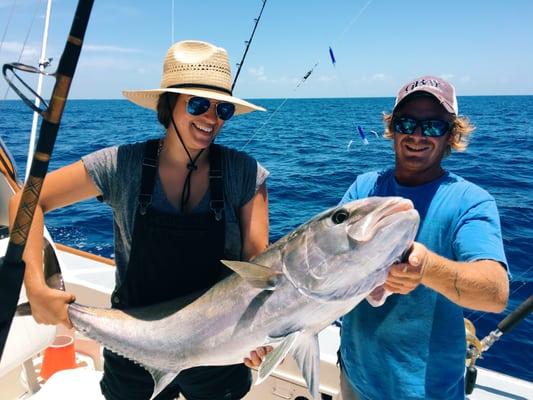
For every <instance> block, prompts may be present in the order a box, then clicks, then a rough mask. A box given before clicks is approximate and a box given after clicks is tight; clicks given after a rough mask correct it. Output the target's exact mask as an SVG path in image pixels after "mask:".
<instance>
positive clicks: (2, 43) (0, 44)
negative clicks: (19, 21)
mask: <svg viewBox="0 0 533 400" xmlns="http://www.w3.org/2000/svg"><path fill="white" fill-rule="evenodd" d="M16 5H17V0H14V1H13V5H12V6H11V10H9V17H7V24H6V27H5V29H4V33H3V34H2V41H1V42H0V53H1V52H2V47H3V46H4V40H5V38H6V34H7V30H8V28H9V24H10V23H11V18H12V17H13V11H15V6H16Z"/></svg>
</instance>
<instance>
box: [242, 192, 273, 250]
mask: <svg viewBox="0 0 533 400" xmlns="http://www.w3.org/2000/svg"><path fill="white" fill-rule="evenodd" d="M240 224H241V234H242V259H243V260H249V259H250V258H252V257H254V256H256V255H258V254H259V253H261V252H262V251H263V250H265V249H266V248H267V246H268V227H269V226H268V193H267V188H266V183H263V184H262V185H261V186H260V187H259V189H258V190H257V192H256V194H255V196H254V197H252V199H251V200H250V201H249V202H248V203H246V204H245V205H244V206H243V207H242V208H241V210H240Z"/></svg>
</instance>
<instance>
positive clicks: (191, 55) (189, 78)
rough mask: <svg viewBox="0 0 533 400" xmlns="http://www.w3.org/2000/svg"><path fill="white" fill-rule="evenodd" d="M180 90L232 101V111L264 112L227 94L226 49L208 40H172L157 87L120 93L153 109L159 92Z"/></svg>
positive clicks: (236, 112)
mask: <svg viewBox="0 0 533 400" xmlns="http://www.w3.org/2000/svg"><path fill="white" fill-rule="evenodd" d="M164 92H170V93H183V94H188V95H193V96H200V97H207V98H209V99H214V100H219V101H227V102H230V103H233V104H235V114H244V113H248V112H250V111H255V110H259V111H266V110H265V109H264V108H263V107H259V106H256V105H254V104H252V103H249V102H247V101H244V100H241V99H239V98H237V97H233V96H232V93H231V69H230V66H229V61H228V54H227V53H226V50H224V49H223V48H221V47H216V46H213V45H212V44H210V43H206V42H200V41H194V40H186V41H182V42H177V43H174V44H173V45H172V46H171V47H170V48H169V49H168V51H167V55H166V57H165V61H164V64H163V77H162V79H161V88H159V89H149V90H125V91H123V92H122V94H123V95H124V96H125V97H126V98H127V99H128V100H130V101H132V102H133V103H135V104H137V105H139V106H141V107H145V108H150V109H152V110H156V109H157V102H158V100H159V96H160V95H161V93H164Z"/></svg>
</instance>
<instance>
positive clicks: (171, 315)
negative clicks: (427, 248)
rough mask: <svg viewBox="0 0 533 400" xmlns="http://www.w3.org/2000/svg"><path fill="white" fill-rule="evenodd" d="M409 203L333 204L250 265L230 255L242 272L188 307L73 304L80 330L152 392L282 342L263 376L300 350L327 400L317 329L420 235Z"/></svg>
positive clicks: (310, 380)
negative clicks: (131, 368) (129, 364)
mask: <svg viewBox="0 0 533 400" xmlns="http://www.w3.org/2000/svg"><path fill="white" fill-rule="evenodd" d="M418 223H419V217H418V213H417V212H416V211H415V210H414V209H413V205H412V203H411V202H410V201H409V200H405V199H402V198H399V197H381V198H378V197H374V198H368V199H364V200H358V201H353V202H351V203H347V204H344V205H342V206H339V207H335V208H332V209H329V210H327V211H325V212H323V213H321V214H319V215H317V216H316V217H314V218H313V219H312V220H310V221H309V222H307V223H305V224H304V225H302V226H300V227H299V228H297V229H296V230H294V231H293V232H291V233H289V234H288V235H287V236H285V237H283V238H282V239H280V240H279V241H278V242H276V243H274V244H273V245H271V246H270V247H268V248H267V249H266V250H265V251H264V252H263V253H261V254H260V255H258V256H257V257H255V258H254V259H253V260H251V261H250V262H239V261H223V263H224V264H225V265H227V266H228V267H229V268H231V269H233V270H234V271H235V272H236V273H234V274H231V275H230V276H229V277H227V278H226V279H224V280H222V281H220V282H219V283H217V284H216V285H215V286H213V287H212V288H211V289H209V290H208V291H206V292H205V293H204V294H202V295H201V296H200V297H198V298H197V299H196V300H194V301H192V302H190V303H188V304H187V305H185V306H183V301H181V300H180V299H177V300H176V301H171V302H167V303H163V304H158V305H154V306H149V307H144V308H138V309H132V310H127V311H121V310H115V309H98V308H93V307H86V306H83V305H80V304H76V303H73V304H71V305H70V306H69V316H70V319H71V321H72V323H73V324H74V326H75V328H76V329H77V330H79V331H81V332H83V333H84V334H86V335H87V336H88V337H90V338H93V339H95V340H97V341H98V342H100V343H102V344H103V345H104V346H105V347H107V348H108V349H110V350H112V351H114V352H116V353H118V354H120V355H122V356H124V357H127V358H129V359H131V360H134V361H135V362H137V363H138V364H140V365H142V366H143V367H144V368H146V370H148V371H149V372H150V374H151V375H152V377H153V379H154V382H155V386H154V392H153V395H152V398H153V397H155V396H156V395H157V394H158V393H159V392H160V391H161V390H163V389H164V388H165V387H166V386H167V385H168V384H169V383H170V382H171V381H172V380H173V379H174V377H175V376H176V375H177V374H178V373H179V372H180V371H182V370H184V369H186V368H191V367H196V366H202V365H229V364H236V363H240V362H242V360H243V358H244V357H246V356H248V354H249V352H250V351H251V350H253V349H255V348H257V347H258V346H262V345H265V344H273V345H274V346H275V348H274V350H273V351H272V352H271V353H269V354H268V355H267V356H266V357H265V359H264V361H263V363H262V364H261V366H260V368H259V371H258V380H257V382H261V381H262V380H264V379H265V378H266V377H267V376H268V375H269V374H270V373H271V372H272V371H273V370H274V368H276V366H277V365H278V364H279V363H280V362H281V361H282V360H283V358H285V356H286V355H287V354H289V353H292V355H293V356H294V358H295V360H296V362H297V364H298V366H299V367H300V369H301V371H302V373H303V376H304V378H305V380H306V382H307V386H308V388H309V391H310V393H311V394H312V395H313V397H314V398H315V399H319V363H320V351H319V348H318V333H319V332H320V331H321V330H322V329H324V328H325V327H327V326H328V325H329V324H331V323H332V322H333V321H334V320H336V319H338V318H339V317H341V316H342V315H344V314H345V313H347V312H348V311H350V310H351V309H352V308H353V307H355V306H356V305H357V304H358V303H359V302H360V301H361V300H363V299H364V298H365V297H366V296H367V295H368V294H369V293H370V292H371V291H372V290H373V289H374V288H376V287H377V286H379V285H381V284H383V282H384V281H385V279H386V276H387V272H388V270H389V267H390V266H391V265H392V264H393V263H394V262H396V261H398V260H399V259H401V257H402V256H403V254H404V253H405V252H406V251H407V249H408V248H409V246H410V245H411V243H412V241H413V240H414V238H415V235H416V232H417V229H418Z"/></svg>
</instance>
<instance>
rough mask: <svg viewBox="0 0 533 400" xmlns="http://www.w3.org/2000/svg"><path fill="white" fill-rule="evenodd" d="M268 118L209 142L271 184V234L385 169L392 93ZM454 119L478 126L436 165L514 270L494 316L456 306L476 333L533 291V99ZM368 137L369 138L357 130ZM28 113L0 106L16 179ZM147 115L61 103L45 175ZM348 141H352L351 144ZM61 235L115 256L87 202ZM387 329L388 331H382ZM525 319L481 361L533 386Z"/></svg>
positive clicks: (129, 133) (240, 121) (106, 219)
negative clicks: (451, 178)
mask: <svg viewBox="0 0 533 400" xmlns="http://www.w3.org/2000/svg"><path fill="white" fill-rule="evenodd" d="M255 102H256V103H257V104H260V105H262V106H264V107H266V108H267V109H268V110H269V112H267V113H259V112H256V113H252V114H249V115H246V116H241V117H235V118H233V119H232V120H230V121H228V122H227V123H226V125H225V127H224V128H223V130H222V132H221V134H220V136H219V138H218V139H217V141H218V142H219V143H222V144H226V145H228V146H232V147H235V148H237V149H241V148H243V146H245V147H244V150H246V151H247V152H249V153H250V154H251V155H253V156H254V157H255V158H256V159H257V160H259V161H260V162H261V163H262V164H263V165H264V166H265V167H266V168H268V170H269V171H270V173H271V175H270V178H269V180H268V188H269V200H270V221H271V237H270V239H271V241H272V242H273V241H275V240H277V239H278V238H280V237H281V236H282V235H283V234H285V233H287V232H289V231H290V230H292V229H293V228H294V227H296V226H297V225H299V224H301V223H303V222H305V221H306V220H307V219H309V218H310V217H312V216H313V215H315V214H316V213H318V212H319V211H322V210H324V209H326V208H328V207H331V206H333V205H336V204H337V202H338V201H339V199H340V198H341V197H342V195H343V194H344V192H345V190H346V189H347V188H348V186H349V185H350V184H351V183H352V181H353V180H354V179H355V177H356V176H357V174H360V173H363V172H366V171H370V170H374V169H379V168H383V167H386V166H390V165H392V164H393V160H394V157H393V151H392V145H391V142H390V141H388V140H385V139H382V138H381V137H376V136H375V135H374V134H372V133H370V131H371V130H374V131H376V132H378V133H380V134H381V132H382V122H381V116H382V111H390V110H391V108H392V105H393V99H392V98H350V99H289V100H287V101H286V102H284V101H283V100H278V99H268V100H265V99H261V100H256V101H255ZM459 104H460V107H461V108H460V112H461V114H464V115H467V116H469V117H470V119H471V121H472V122H473V123H474V125H476V127H477V130H476V131H475V133H474V135H473V136H472V139H471V143H470V146H469V148H468V150H467V151H466V152H465V153H453V154H452V156H451V157H450V158H448V159H446V161H445V162H444V164H445V167H446V168H448V169H450V170H452V171H454V172H455V173H457V174H459V175H461V176H463V177H464V178H466V179H468V180H470V181H472V182H474V183H476V184H478V185H480V186H482V187H483V188H485V189H487V190H488V191H489V192H490V193H491V194H492V195H493V196H494V197H495V198H496V202H497V204H498V207H499V211H500V215H501V222H502V230H503V237H504V242H505V250H506V254H507V257H508V261H509V265H510V269H511V272H512V275H513V280H512V283H511V299H510V302H509V306H508V308H507V310H506V311H505V312H504V313H502V314H500V315H495V314H490V313H479V312H472V311H470V310H465V316H467V317H468V318H469V319H471V320H472V321H473V322H474V323H475V325H476V327H477V334H478V337H479V338H480V339H481V338H482V337H484V336H485V335H487V334H488V333H489V332H490V331H491V330H494V329H495V328H496V325H497V323H498V322H499V321H501V320H502V319H503V318H504V316H505V315H507V314H508V313H509V312H510V311H512V310H513V309H515V308H516V307H517V306H518V305H519V304H520V303H521V302H523V301H524V300H525V299H526V298H527V297H528V296H530V295H531V294H532V293H533V283H532V281H533V279H532V274H533V261H532V257H531V256H532V253H533V251H532V250H533V247H532V243H533V199H532V197H533V166H532V162H533V96H490V97H462V98H459ZM356 125H360V126H361V127H363V128H364V129H365V131H366V133H367V137H368V141H369V144H368V145H364V144H363V142H362V141H361V139H360V137H359V135H358V133H357V131H356V129H355V127H356ZM30 127H31V112H30V110H29V109H28V108H26V107H25V106H24V105H23V104H22V103H21V102H19V101H3V102H2V101H0V135H1V137H2V139H3V140H4V142H5V143H6V144H7V145H8V147H9V149H10V150H11V152H12V154H13V155H14V157H15V160H16V161H17V164H18V167H19V176H21V177H22V176H23V173H24V169H25V163H26V161H25V160H26V154H27V142H28V137H29V131H30ZM162 134H163V130H162V129H161V127H160V125H158V123H157V121H156V118H155V115H154V114H153V113H152V112H151V111H148V110H144V109H141V108H139V107H137V106H135V105H133V104H131V103H129V102H127V101H123V100H69V102H68V103H67V106H66V110H65V113H64V115H63V121H62V126H61V129H60V132H59V135H58V139H57V143H56V146H55V149H54V152H53V156H52V161H51V166H50V170H53V169H56V168H58V167H60V166H64V165H66V164H69V163H71V162H74V161H76V160H78V159H79V158H80V156H81V155H83V154H86V153H89V152H92V151H95V150H98V149H100V148H102V147H105V146H111V145H115V144H119V143H126V142H135V141H142V140H145V139H147V138H154V137H159V136H160V135H162ZM350 142H351V143H350ZM46 222H47V225H48V228H49V230H50V232H51V234H52V236H53V237H54V239H55V240H56V241H58V242H61V243H64V244H67V245H71V246H73V247H77V248H80V249H82V250H86V251H89V252H94V253H96V254H100V255H103V256H112V255H113V247H112V222H111V212H110V210H109V209H108V208H107V207H106V206H104V205H102V204H100V203H99V202H97V201H96V200H90V201H87V202H84V203H81V204H78V205H75V206H71V207H67V208H65V209H62V210H58V211H54V212H52V213H50V214H48V216H47V220H46ZM391 334H393V333H392V332H391ZM532 355H533V317H532V316H529V317H528V318H527V319H526V320H525V321H523V322H522V324H520V325H519V326H518V327H517V328H515V329H514V330H513V331H511V332H510V333H508V334H505V335H503V337H502V338H501V339H500V341H498V342H496V343H495V344H494V346H493V347H492V348H491V349H490V350H489V351H488V352H486V353H485V355H484V359H482V360H479V361H478V365H480V366H484V367H487V368H491V369H494V370H497V371H501V372H504V373H508V374H511V375H513V376H517V377H520V378H523V379H527V380H529V381H533V364H532V362H531V356H532Z"/></svg>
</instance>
